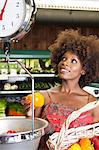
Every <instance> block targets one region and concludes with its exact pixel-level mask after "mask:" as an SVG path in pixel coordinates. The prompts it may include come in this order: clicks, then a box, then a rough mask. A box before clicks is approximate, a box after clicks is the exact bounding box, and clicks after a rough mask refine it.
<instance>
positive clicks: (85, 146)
mask: <svg viewBox="0 0 99 150" xmlns="http://www.w3.org/2000/svg"><path fill="white" fill-rule="evenodd" d="M79 144H80V146H81V150H94V146H93V144H91V140H90V139H89V138H83V139H81V140H80V142H79Z"/></svg>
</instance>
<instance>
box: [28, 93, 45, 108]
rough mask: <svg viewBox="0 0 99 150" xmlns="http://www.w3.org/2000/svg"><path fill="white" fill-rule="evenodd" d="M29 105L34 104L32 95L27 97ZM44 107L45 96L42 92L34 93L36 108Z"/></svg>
mask: <svg viewBox="0 0 99 150" xmlns="http://www.w3.org/2000/svg"><path fill="white" fill-rule="evenodd" d="M26 100H27V101H28V103H30V104H31V103H32V94H29V95H27V96H26ZM43 105H44V96H43V95H42V94H41V93H40V92H35V93H34V107H42V106H43Z"/></svg>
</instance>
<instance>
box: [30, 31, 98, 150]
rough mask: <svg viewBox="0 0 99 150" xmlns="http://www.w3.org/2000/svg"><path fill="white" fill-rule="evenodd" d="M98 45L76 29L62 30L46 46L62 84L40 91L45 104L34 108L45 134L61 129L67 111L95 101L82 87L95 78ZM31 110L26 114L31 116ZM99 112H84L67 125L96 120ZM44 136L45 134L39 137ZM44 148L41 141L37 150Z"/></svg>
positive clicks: (84, 123)
mask: <svg viewBox="0 0 99 150" xmlns="http://www.w3.org/2000/svg"><path fill="white" fill-rule="evenodd" d="M98 47H99V40H98V39H97V37H96V36H91V35H90V36H83V35H81V34H80V33H79V31H78V30H72V29H69V30H68V29H66V30H65V31H62V32H61V33H60V34H59V35H58V37H57V39H56V40H55V42H54V43H53V44H52V45H51V46H50V47H49V49H50V50H51V52H52V66H53V68H54V70H55V73H56V74H57V75H58V76H59V78H60V80H61V84H60V85H59V86H57V87H53V88H51V89H49V90H46V91H41V93H42V94H43V95H44V99H45V104H44V106H43V107H42V108H36V109H35V116H36V117H41V118H43V119H46V120H47V121H48V122H49V126H48V128H47V131H46V132H47V134H46V135H49V134H52V133H53V132H56V131H60V129H61V127H62V124H63V122H64V121H65V120H66V118H67V117H68V115H69V114H70V113H72V112H73V111H74V110H77V109H79V108H81V107H83V106H84V105H86V104H87V103H89V102H92V101H95V100H96V98H95V97H94V96H92V95H91V94H89V93H87V92H86V91H84V90H83V87H84V86H85V85H89V84H90V83H91V82H92V81H95V79H96V78H97V77H98V74H99V70H98V65H97V63H98V59H99V50H98ZM27 105H28V104H27ZM30 111H31V110H30ZM30 111H29V112H28V115H31V113H30ZM98 114H99V108H96V109H95V110H92V111H90V112H89V111H88V112H86V113H83V114H82V115H81V116H80V117H79V118H77V119H76V120H75V121H73V122H72V123H71V124H70V127H78V126H82V125H87V124H91V123H93V122H98V121H99V117H98ZM46 137H48V136H44V137H42V139H43V138H46ZM46 140H47V138H46ZM46 140H45V141H46ZM41 143H42V140H41ZM41 146H43V147H41ZM45 149H46V148H45V145H44V144H40V147H39V150H45Z"/></svg>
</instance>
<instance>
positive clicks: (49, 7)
mask: <svg viewBox="0 0 99 150" xmlns="http://www.w3.org/2000/svg"><path fill="white" fill-rule="evenodd" d="M35 4H36V8H37V14H36V21H37V22H44V23H45V22H46V23H57V24H68V25H91V26H99V0H35Z"/></svg>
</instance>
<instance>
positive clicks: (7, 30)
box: [0, 0, 33, 39]
mask: <svg viewBox="0 0 99 150" xmlns="http://www.w3.org/2000/svg"><path fill="white" fill-rule="evenodd" d="M32 13H33V1H32V0H0V38H1V39H4V38H8V39H14V37H17V38H18V37H19V36H18V34H19V33H20V32H23V30H26V28H27V26H28V24H29V25H30V23H29V21H30V19H31V17H32ZM24 33H25V32H24ZM21 36H22V35H20V37H21Z"/></svg>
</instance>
